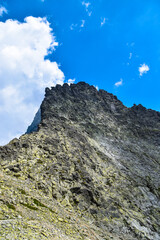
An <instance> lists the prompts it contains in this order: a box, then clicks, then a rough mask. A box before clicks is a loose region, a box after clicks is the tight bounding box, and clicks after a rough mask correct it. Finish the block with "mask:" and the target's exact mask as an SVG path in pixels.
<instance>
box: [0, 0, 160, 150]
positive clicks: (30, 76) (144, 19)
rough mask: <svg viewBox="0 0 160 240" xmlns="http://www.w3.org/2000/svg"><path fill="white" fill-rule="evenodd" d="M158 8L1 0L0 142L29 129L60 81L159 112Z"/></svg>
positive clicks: (99, 1)
mask: <svg viewBox="0 0 160 240" xmlns="http://www.w3.org/2000/svg"><path fill="white" fill-rule="evenodd" d="M159 12H160V3H159V2H158V1H156V0H154V1H151V0H150V1H149V0H148V1H141V2H139V1H138V0H134V1H132V2H130V1H128V0H122V1H121V2H119V1H118V0H114V1H107V2H106V1H105V0H90V1H80V0H76V1H75V0H69V1H66V0H65V1H64V0H55V1H54V2H53V1H51V0H43V1H42V0H35V1H34V2H33V1H31V0H28V1H26V0H24V1H23V2H22V1H20V0H15V1H14V2H13V1H11V0H6V1H0V82H1V85H0V117H1V127H0V131H1V136H0V145H3V144H6V143H7V142H8V141H9V140H11V139H12V138H14V137H18V136H20V135H21V134H23V133H24V132H25V131H26V129H27V127H28V125H30V123H31V122H32V120H33V118H34V115H35V113H36V111H37V110H38V108H39V106H40V104H41V102H42V100H43V97H44V89H45V87H50V86H54V85H55V84H57V83H60V84H63V83H65V82H69V83H72V82H75V83H77V82H80V81H85V82H87V83H89V84H91V85H94V86H95V87H97V88H98V89H104V90H106V91H108V92H110V93H113V94H114V95H116V96H117V97H118V99H119V100H120V101H122V102H123V104H124V105H126V106H127V107H131V106H133V104H142V105H143V106H144V107H146V108H151V109H153V110H156V111H160V97H159V92H160V81H159V75H160V57H159V53H160V44H159V42H160V33H159V26H160V14H159Z"/></svg>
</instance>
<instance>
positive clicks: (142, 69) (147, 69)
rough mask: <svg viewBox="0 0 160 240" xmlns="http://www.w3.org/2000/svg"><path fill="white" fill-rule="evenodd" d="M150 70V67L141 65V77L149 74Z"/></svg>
mask: <svg viewBox="0 0 160 240" xmlns="http://www.w3.org/2000/svg"><path fill="white" fill-rule="evenodd" d="M149 70H150V68H149V66H148V65H146V64H145V63H144V64H141V66H140V67H139V75H140V76H142V75H143V74H145V73H147V72H148V71H149Z"/></svg>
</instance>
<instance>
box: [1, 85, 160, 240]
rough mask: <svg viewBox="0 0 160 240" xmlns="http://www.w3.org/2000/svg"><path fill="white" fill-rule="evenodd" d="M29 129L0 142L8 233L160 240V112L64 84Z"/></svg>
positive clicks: (48, 92)
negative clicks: (4, 144)
mask: <svg viewBox="0 0 160 240" xmlns="http://www.w3.org/2000/svg"><path fill="white" fill-rule="evenodd" d="M32 126H34V130H35V129H36V126H35V124H33V125H32ZM30 129H31V128H30ZM28 132H30V133H29V134H25V135H23V136H21V137H20V139H13V140H12V141H11V142H10V143H9V144H8V145H6V146H4V147H1V148H0V176H1V182H0V191H1V196H0V209H1V212H0V219H1V220H0V224H1V228H0V236H2V239H16V237H17V238H18V239H21V238H22V239H26V238H27V239H47V238H48V239H100V240H102V239H105V240H106V239H108V240H109V239H115V240H116V239H117V240H118V239H124V240H133V239H153V240H156V239H157V240H158V239H160V224H159V219H160V201H159V199H160V174H159V169H160V113H159V112H156V111H153V110H147V109H146V108H144V107H143V106H141V105H138V106H136V105H134V106H133V107H132V108H127V107H125V106H124V105H123V104H122V103H121V102H120V101H119V100H118V99H117V98H116V96H114V95H112V94H109V93H107V92H106V91H104V90H100V91H97V90H96V89H95V88H94V87H93V86H90V85H88V84H86V83H84V82H80V83H78V84H71V85H70V86H68V85H67V84H64V85H63V86H60V85H57V86H56V87H54V88H51V89H48V88H47V89H46V95H45V98H44V101H43V102H42V105H41V122H40V124H39V125H38V131H37V132H31V131H28Z"/></svg>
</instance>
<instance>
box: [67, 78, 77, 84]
mask: <svg viewBox="0 0 160 240" xmlns="http://www.w3.org/2000/svg"><path fill="white" fill-rule="evenodd" d="M75 81H76V79H75V78H74V79H68V82H67V83H68V84H69V85H70V84H72V83H74V82H75Z"/></svg>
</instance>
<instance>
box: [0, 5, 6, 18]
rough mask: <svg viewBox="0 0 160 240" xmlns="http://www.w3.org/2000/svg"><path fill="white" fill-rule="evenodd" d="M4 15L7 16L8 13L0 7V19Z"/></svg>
mask: <svg viewBox="0 0 160 240" xmlns="http://www.w3.org/2000/svg"><path fill="white" fill-rule="evenodd" d="M4 13H6V14H7V13H8V11H7V9H6V8H5V7H3V6H1V7H0V17H2V16H3V14H4Z"/></svg>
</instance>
